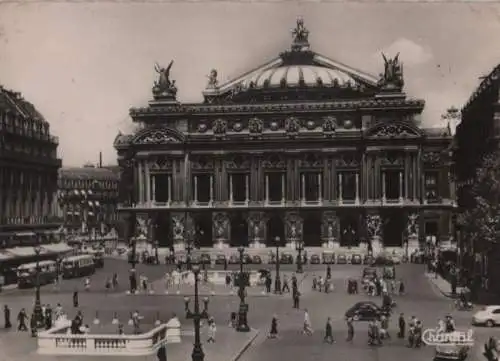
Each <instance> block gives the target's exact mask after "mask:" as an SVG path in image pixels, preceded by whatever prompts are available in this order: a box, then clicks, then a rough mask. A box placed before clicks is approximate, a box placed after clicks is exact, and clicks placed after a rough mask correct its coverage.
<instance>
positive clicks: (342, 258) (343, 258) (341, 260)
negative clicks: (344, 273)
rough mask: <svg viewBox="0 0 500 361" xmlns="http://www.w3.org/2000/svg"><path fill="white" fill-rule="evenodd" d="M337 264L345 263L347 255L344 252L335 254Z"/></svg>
mask: <svg viewBox="0 0 500 361" xmlns="http://www.w3.org/2000/svg"><path fill="white" fill-rule="evenodd" d="M337 264H347V256H346V255H345V254H339V255H338V256H337Z"/></svg>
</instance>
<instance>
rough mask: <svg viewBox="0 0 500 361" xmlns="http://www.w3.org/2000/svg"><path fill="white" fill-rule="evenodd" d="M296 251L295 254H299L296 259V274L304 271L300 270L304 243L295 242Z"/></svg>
mask: <svg viewBox="0 0 500 361" xmlns="http://www.w3.org/2000/svg"><path fill="white" fill-rule="evenodd" d="M296 249H297V252H299V254H298V257H297V273H303V272H304V270H303V269H302V251H303V250H304V242H303V241H297V243H296Z"/></svg>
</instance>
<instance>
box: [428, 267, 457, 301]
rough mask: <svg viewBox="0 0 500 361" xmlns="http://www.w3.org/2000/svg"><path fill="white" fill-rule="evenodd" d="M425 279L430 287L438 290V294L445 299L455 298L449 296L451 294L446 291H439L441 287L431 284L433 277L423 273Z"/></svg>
mask: <svg viewBox="0 0 500 361" xmlns="http://www.w3.org/2000/svg"><path fill="white" fill-rule="evenodd" d="M425 277H426V278H427V281H428V282H429V283H430V285H431V287H432V288H434V289H435V290H438V291H439V293H440V294H441V295H442V296H444V297H446V298H450V299H453V298H455V297H453V295H452V294H451V292H446V291H443V290H442V289H441V287H439V286H438V285H437V284H436V283H435V282H433V277H434V276H433V275H430V274H428V273H425Z"/></svg>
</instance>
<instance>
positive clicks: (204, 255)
mask: <svg viewBox="0 0 500 361" xmlns="http://www.w3.org/2000/svg"><path fill="white" fill-rule="evenodd" d="M200 263H202V264H211V263H212V258H211V257H210V255H209V254H208V253H202V254H201V256H200Z"/></svg>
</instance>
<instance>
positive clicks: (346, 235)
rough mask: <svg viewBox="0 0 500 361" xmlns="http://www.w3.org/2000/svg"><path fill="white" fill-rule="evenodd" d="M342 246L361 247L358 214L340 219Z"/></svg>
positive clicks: (347, 215) (345, 215)
mask: <svg viewBox="0 0 500 361" xmlns="http://www.w3.org/2000/svg"><path fill="white" fill-rule="evenodd" d="M339 218H340V246H341V247H357V246H359V232H358V226H359V216H358V215H356V214H354V213H353V214H350V213H348V214H344V215H341V216H340V217H339Z"/></svg>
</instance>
